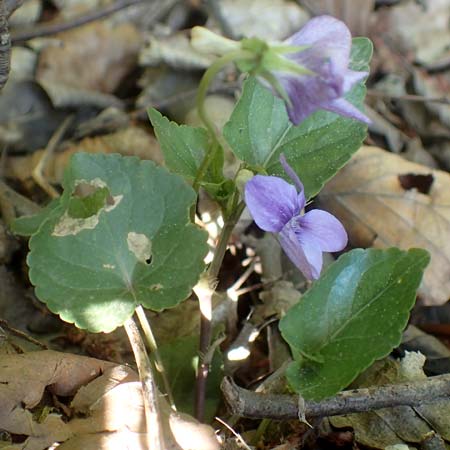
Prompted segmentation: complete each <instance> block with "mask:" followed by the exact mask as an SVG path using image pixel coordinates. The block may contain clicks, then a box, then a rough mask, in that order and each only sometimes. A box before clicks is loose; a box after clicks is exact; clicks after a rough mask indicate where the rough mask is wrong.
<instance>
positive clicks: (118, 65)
mask: <svg viewBox="0 0 450 450" xmlns="http://www.w3.org/2000/svg"><path fill="white" fill-rule="evenodd" d="M58 38H59V41H60V45H58V46H49V47H47V48H46V49H44V50H43V51H42V53H41V55H40V58H39V64H38V69H37V79H38V80H39V81H41V82H43V83H46V84H52V83H56V84H57V85H66V86H68V87H72V88H82V89H85V90H90V91H100V92H104V93H112V92H113V91H114V90H115V89H116V88H117V87H118V86H119V84H120V82H121V81H122V80H123V78H124V77H125V76H126V75H127V74H128V73H129V72H130V71H131V70H132V69H133V68H134V67H135V65H136V63H137V52H138V49H139V46H140V44H141V37H140V35H139V33H138V32H137V30H136V29H135V28H134V27H133V26H132V25H129V24H124V25H119V26H117V27H112V26H110V25H108V24H107V23H105V22H99V21H97V22H94V23H91V24H88V25H85V26H83V27H79V28H75V29H73V30H69V31H66V32H64V33H61V34H59V35H58Z"/></svg>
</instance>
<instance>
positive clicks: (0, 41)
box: [0, 0, 11, 91]
mask: <svg viewBox="0 0 450 450" xmlns="http://www.w3.org/2000/svg"><path fill="white" fill-rule="evenodd" d="M10 58H11V36H10V34H9V29H8V20H7V11H6V5H5V0H0V91H1V90H2V89H3V86H4V85H5V84H6V82H7V81H8V77H9V69H10Z"/></svg>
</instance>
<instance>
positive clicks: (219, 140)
mask: <svg viewBox="0 0 450 450" xmlns="http://www.w3.org/2000/svg"><path fill="white" fill-rule="evenodd" d="M253 58H254V55H253V53H251V52H249V51H246V50H236V51H234V52H229V53H227V54H225V55H223V56H221V57H220V58H217V59H216V60H215V61H214V62H213V63H212V64H211V66H210V67H209V68H208V70H207V71H206V72H205V73H204V75H203V77H202V79H201V80H200V84H199V87H198V92H197V110H198V116H199V117H200V120H201V121H202V122H203V124H204V125H205V127H206V129H207V130H208V133H209V135H210V136H211V139H212V145H211V147H210V149H209V151H207V153H206V155H205V156H204V158H203V161H202V163H201V165H200V167H199V169H198V172H197V176H196V177H195V180H194V183H193V186H192V187H193V188H194V190H195V191H198V188H199V185H200V183H201V181H202V180H203V178H204V177H205V174H206V172H207V170H208V167H209V166H210V165H211V163H212V161H213V160H214V157H215V156H216V153H217V150H218V149H219V148H220V147H222V148H224V147H225V146H226V143H225V142H224V140H223V137H222V135H221V134H220V133H218V131H217V130H216V127H215V125H214V123H213V122H212V121H211V120H210V119H209V117H208V114H207V112H206V108H205V99H206V95H207V94H208V88H209V86H210V85H211V83H212V81H213V79H214V77H215V76H216V75H217V74H218V73H219V72H220V71H221V70H222V69H223V68H224V67H225V66H226V65H227V64H229V63H231V62H233V61H237V60H244V59H253Z"/></svg>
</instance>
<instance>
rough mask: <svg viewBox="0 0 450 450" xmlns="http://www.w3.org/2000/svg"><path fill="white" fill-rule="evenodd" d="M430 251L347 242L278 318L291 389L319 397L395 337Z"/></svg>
mask: <svg viewBox="0 0 450 450" xmlns="http://www.w3.org/2000/svg"><path fill="white" fill-rule="evenodd" d="M428 262H429V254H428V253H427V252H426V251H425V250H422V249H411V250H409V251H408V252H405V251H401V250H399V249H396V248H391V249H388V250H374V249H370V250H361V249H357V250H353V251H351V252H349V253H346V254H345V255H343V256H341V257H340V258H339V259H338V260H337V261H336V262H335V263H333V264H332V265H331V266H330V267H329V268H328V270H327V271H326V272H325V273H324V274H323V276H322V277H321V278H320V280H318V281H317V282H316V283H315V284H314V285H313V287H312V288H311V289H310V290H309V291H308V292H307V293H306V294H305V295H304V296H303V297H302V299H301V300H300V302H299V303H298V304H296V305H295V306H294V307H292V308H291V309H290V310H289V311H288V312H287V314H286V315H285V316H284V317H283V319H282V320H281V321H280V330H281V333H282V335H283V337H284V339H285V340H286V341H287V342H288V344H289V345H290V347H291V350H292V354H293V357H294V362H293V363H292V364H291V365H290V366H289V368H288V370H287V377H288V380H289V382H290V384H291V385H292V387H293V388H294V390H295V391H297V392H298V393H300V394H301V395H302V396H303V397H304V398H306V399H314V400H318V399H321V398H324V397H328V396H331V395H334V394H336V393H337V392H339V391H340V390H341V389H343V388H344V387H346V386H348V385H349V384H350V383H351V382H352V381H353V379H354V378H355V377H356V376H357V375H358V374H359V373H360V372H361V371H363V370H364V369H366V368H367V367H368V366H369V365H370V364H372V362H373V361H374V360H376V359H379V358H382V357H384V356H386V355H388V354H389V353H390V352H391V350H392V349H393V348H395V347H396V346H397V345H398V344H399V343H400V340H401V335H402V330H403V329H404V328H405V326H406V324H407V322H408V317H409V311H410V310H411V308H412V307H413V305H414V302H415V298H416V289H417V288H418V286H419V284H420V281H421V279H422V274H423V270H424V269H425V267H426V266H427V264H428Z"/></svg>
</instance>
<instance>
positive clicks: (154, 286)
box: [150, 283, 164, 291]
mask: <svg viewBox="0 0 450 450" xmlns="http://www.w3.org/2000/svg"><path fill="white" fill-rule="evenodd" d="M163 287H164V286H163V285H162V284H160V283H157V284H152V285H151V286H150V290H151V291H160V290H161V289H162V288H163Z"/></svg>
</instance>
